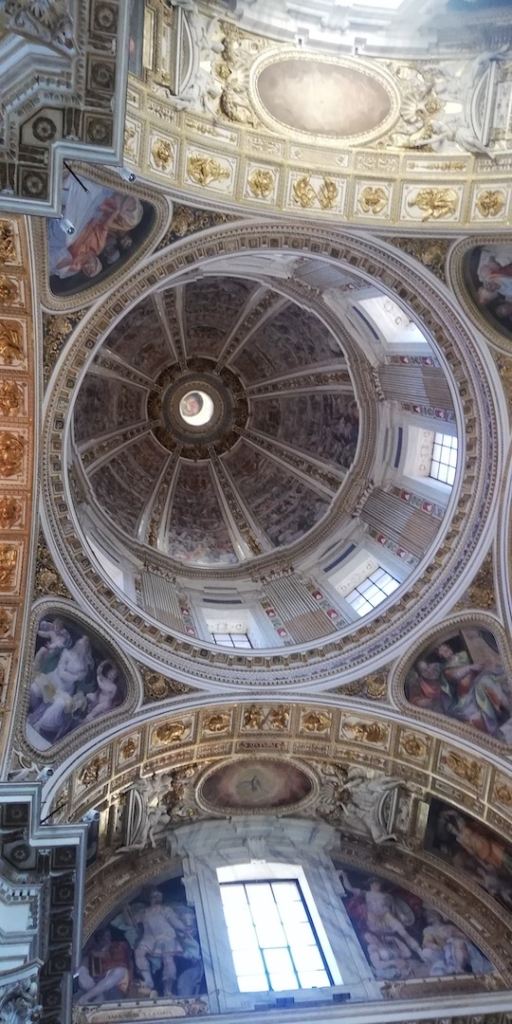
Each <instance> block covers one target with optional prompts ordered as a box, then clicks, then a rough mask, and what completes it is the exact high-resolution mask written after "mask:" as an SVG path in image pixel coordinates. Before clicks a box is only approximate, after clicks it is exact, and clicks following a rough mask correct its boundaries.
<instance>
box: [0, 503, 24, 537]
mask: <svg viewBox="0 0 512 1024" xmlns="http://www.w3.org/2000/svg"><path fill="white" fill-rule="evenodd" d="M22 515H23V504H22V502H21V500H20V499H19V498H7V497H5V498H0V530H11V529H12V528H13V526H18V524H19V523H20V522H21V518H22Z"/></svg>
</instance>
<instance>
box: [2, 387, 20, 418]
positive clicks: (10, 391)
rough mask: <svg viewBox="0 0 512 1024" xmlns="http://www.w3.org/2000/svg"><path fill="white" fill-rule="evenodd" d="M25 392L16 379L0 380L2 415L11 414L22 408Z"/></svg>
mask: <svg viewBox="0 0 512 1024" xmlns="http://www.w3.org/2000/svg"><path fill="white" fill-rule="evenodd" d="M22 400H23V392H22V390H21V388H20V386H19V384H16V383H15V381H12V380H2V381H0V415H2V416H10V415H11V413H12V412H18V411H19V409H20V408H21V404H22Z"/></svg>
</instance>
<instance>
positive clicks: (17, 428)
mask: <svg viewBox="0 0 512 1024" xmlns="http://www.w3.org/2000/svg"><path fill="white" fill-rule="evenodd" d="M28 268H29V240H28V237H27V228H26V224H25V222H24V221H23V220H21V219H18V218H14V217H12V218H11V217H4V218H2V220H0V303H1V306H2V314H1V317H0V675H1V682H0V706H1V707H0V754H3V738H4V735H6V732H7V730H8V727H9V724H10V718H11V714H12V708H13V706H14V704H15V694H14V685H15V678H16V674H17V670H18V664H19V658H20V653H21V651H22V649H23V644H22V634H21V629H22V623H23V614H24V607H25V602H26V601H29V600H30V594H31V580H30V572H31V559H32V543H33V540H32V516H33V486H34V460H35V457H36V438H35V423H36V421H37V420H36V413H35V380H34V374H35V359H36V356H37V352H38V342H39V336H38V331H37V326H35V323H34V314H33V308H32V303H33V296H32V291H31V281H30V275H29V269H28ZM29 339H30V340H29Z"/></svg>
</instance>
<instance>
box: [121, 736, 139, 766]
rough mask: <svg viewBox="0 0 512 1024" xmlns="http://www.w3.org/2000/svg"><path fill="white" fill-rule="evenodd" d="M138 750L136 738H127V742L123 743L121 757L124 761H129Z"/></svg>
mask: <svg viewBox="0 0 512 1024" xmlns="http://www.w3.org/2000/svg"><path fill="white" fill-rule="evenodd" d="M136 750H137V744H136V743H135V740H132V739H128V740H125V742H124V743H122V744H121V757H122V759H123V761H128V759H129V758H130V757H133V755H134V753H135V751H136Z"/></svg>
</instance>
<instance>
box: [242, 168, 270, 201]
mask: <svg viewBox="0 0 512 1024" xmlns="http://www.w3.org/2000/svg"><path fill="white" fill-rule="evenodd" d="M274 180H275V179H274V174H273V172H272V171H264V170H262V169H261V168H259V169H258V170H257V171H253V173H252V174H251V175H250V177H249V178H248V179H247V184H248V186H249V191H250V192H252V194H253V196H256V198H257V199H268V197H269V196H271V195H272V192H273V190H274Z"/></svg>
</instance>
